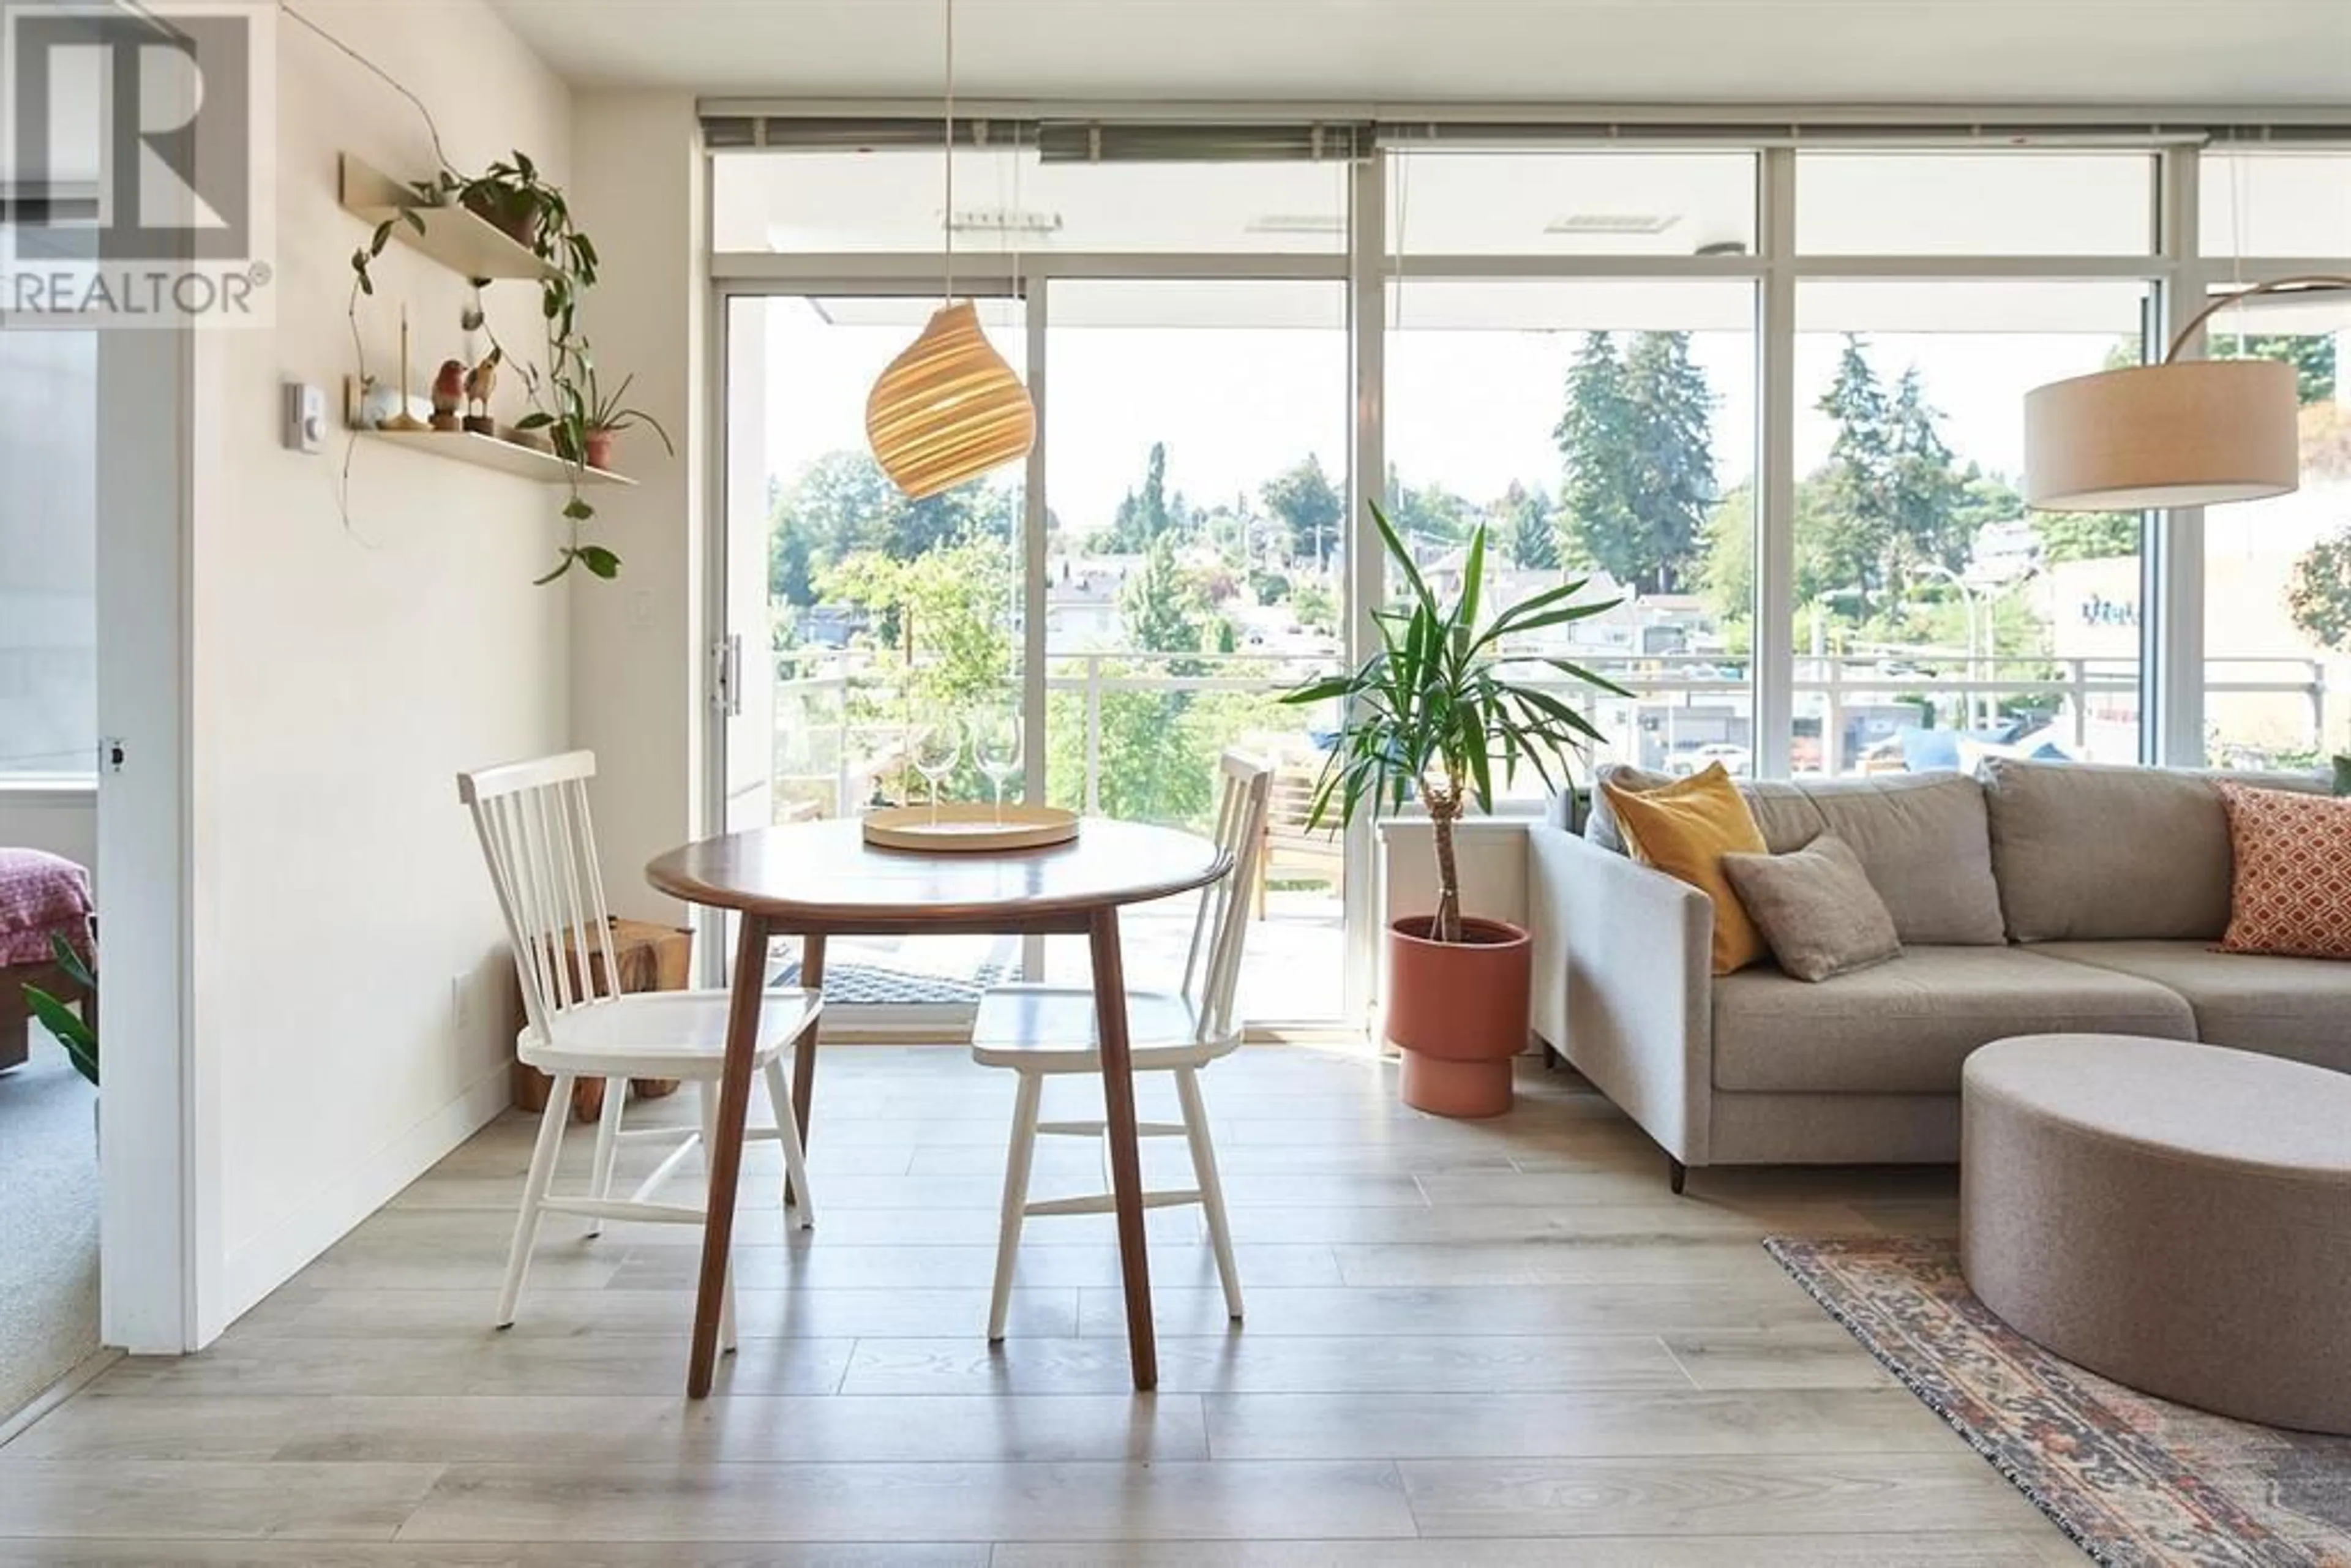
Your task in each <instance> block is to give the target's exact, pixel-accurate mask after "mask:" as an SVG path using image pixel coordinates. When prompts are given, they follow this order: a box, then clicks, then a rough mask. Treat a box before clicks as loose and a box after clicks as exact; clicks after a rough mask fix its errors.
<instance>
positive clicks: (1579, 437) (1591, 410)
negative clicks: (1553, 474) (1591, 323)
mask: <svg viewBox="0 0 2351 1568" xmlns="http://www.w3.org/2000/svg"><path fill="white" fill-rule="evenodd" d="M1552 439H1553V440H1554V441H1556V442H1557V443H1558V444H1559V454H1560V456H1561V458H1562V460H1563V461H1564V463H1565V465H1566V470H1567V472H1566V477H1565V480H1564V482H1563V483H1562V485H1561V486H1560V514H1561V517H1562V524H1561V531H1562V535H1563V536H1564V538H1565V539H1566V541H1567V545H1568V549H1569V552H1570V554H1571V555H1572V556H1573V558H1574V559H1577V560H1578V561H1588V562H1590V563H1591V564H1592V565H1593V566H1594V567H1596V568H1598V569H1599V570H1602V571H1604V572H1606V573H1607V574H1608V575H1609V576H1611V577H1613V578H1614V579H1615V580H1617V581H1619V582H1625V583H1632V582H1638V581H1639V580H1641V578H1642V576H1643V574H1644V573H1645V572H1646V570H1647V569H1648V568H1649V566H1650V565H1651V563H1652V561H1653V560H1654V554H1653V551H1652V550H1651V549H1650V540H1649V539H1648V538H1647V537H1646V530H1645V528H1643V525H1642V521H1641V516H1640V513H1639V511H1638V510H1637V509H1636V508H1635V505H1634V496H1635V487H1636V485H1637V483H1638V481H1637V479H1636V477H1635V465H1634V463H1633V461H1632V459H1633V454H1634V451H1635V439H1634V414H1633V401H1632V397H1631V394H1630V392H1629V391H1628V390H1627V388H1626V385H1625V361H1623V360H1622V359H1621V358H1619V357H1618V355H1617V352H1616V340H1615V339H1614V336H1612V335H1611V334H1609V333H1606V332H1587V333H1585V334H1584V336H1583V348H1582V349H1581V350H1578V352H1577V354H1576V356H1575V363H1574V365H1573V367H1571V368H1570V370H1569V371H1568V373H1567V407H1566V409H1565V411H1564V412H1562V413H1561V414H1560V416H1559V423H1558V424H1557V425H1556V426H1555V427H1554V428H1553V429H1552Z"/></svg>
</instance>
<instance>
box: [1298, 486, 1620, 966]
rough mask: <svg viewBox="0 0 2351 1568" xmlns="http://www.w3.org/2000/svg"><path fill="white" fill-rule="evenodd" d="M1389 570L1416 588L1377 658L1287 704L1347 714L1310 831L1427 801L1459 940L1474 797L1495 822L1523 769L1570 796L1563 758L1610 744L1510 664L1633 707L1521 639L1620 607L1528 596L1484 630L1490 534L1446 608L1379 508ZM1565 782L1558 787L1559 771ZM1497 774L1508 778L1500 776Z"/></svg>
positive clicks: (1443, 908) (1382, 619)
mask: <svg viewBox="0 0 2351 1568" xmlns="http://www.w3.org/2000/svg"><path fill="white" fill-rule="evenodd" d="M1371 513H1372V520H1373V521H1374V523H1376V524H1378V525H1379V530H1380V538H1382V539H1383V540H1384V541H1385V543H1386V545H1387V553H1388V559H1389V560H1391V561H1393V562H1394V563H1395V566H1396V568H1397V569H1398V570H1400V571H1401V572H1402V574H1403V577H1404V581H1405V589H1406V590H1407V593H1406V595H1405V602H1404V605H1403V607H1402V608H1400V609H1388V610H1375V611H1374V612H1372V620H1373V622H1374V625H1375V626H1376V627H1377V628H1378V631H1379V636H1380V647H1379V651H1378V652H1377V653H1374V654H1373V655H1372V656H1371V657H1370V658H1368V659H1366V660H1364V663H1363V664H1362V666H1361V667H1359V668H1358V669H1356V670H1355V671H1353V673H1352V674H1341V675H1332V676H1330V677H1329V678H1327V679H1324V680H1319V681H1311V682H1308V683H1307V684H1306V685H1301V686H1300V687H1298V688H1297V689H1296V690H1294V691H1290V692H1285V693H1284V694H1282V698H1281V700H1282V701H1284V702H1286V703H1324V702H1330V701H1332V700H1333V699H1334V698H1335V699H1337V700H1338V701H1339V702H1341V703H1342V704H1343V705H1344V708H1343V714H1342V716H1341V718H1340V729H1339V737H1338V740H1337V743H1336V744H1335V745H1334V746H1333V747H1332V752H1331V758H1330V760H1329V762H1328V763H1326V764H1325V765H1324V767H1323V769H1322V779H1321V781H1320V782H1319V783H1318V784H1317V786H1316V787H1315V790H1314V799H1313V805H1312V808H1311V810H1310V812H1309V814H1308V819H1307V825H1308V826H1309V827H1318V826H1320V825H1321V824H1322V821H1323V820H1324V819H1325V818H1326V817H1328V816H1330V815H1332V813H1333V808H1334V807H1335V808H1336V814H1337V816H1338V817H1339V819H1340V821H1343V822H1351V821H1354V818H1355V813H1356V812H1357V811H1358V810H1362V809H1364V808H1365V807H1368V808H1369V809H1370V810H1372V811H1373V813H1374V815H1376V814H1377V813H1378V812H1380V811H1381V810H1389V811H1396V810H1403V808H1404V805H1405V801H1406V800H1410V799H1413V798H1415V797H1417V798H1418V799H1419V800H1420V803H1421V804H1422V805H1423V806H1424V807H1426V809H1427V811H1428V821H1429V826H1430V828H1431V830H1432V833H1433V837H1434V839H1435V841H1436V850H1437V916H1436V919H1435V921H1434V922H1433V923H1432V925H1431V929H1430V931H1429V934H1428V935H1429V939H1430V940H1432V941H1436V942H1458V941H1460V940H1461V878H1460V874H1459V873H1458V870H1457V869H1456V866H1455V862H1454V854H1453V824H1454V823H1455V822H1457V821H1459V820H1460V818H1461V816H1462V813H1463V811H1464V810H1466V809H1467V807H1468V803H1469V801H1470V800H1472V799H1473V798H1474V800H1476V802H1477V805H1478V809H1479V810H1481V811H1489V810H1493V805H1494V799H1493V797H1494V775H1495V774H1496V772H1497V771H1499V773H1500V774H1501V776H1502V778H1503V779H1504V780H1505V781H1506V782H1507V781H1508V780H1509V779H1510V778H1511V777H1513V776H1514V775H1515V774H1516V773H1517V771H1518V768H1519V764H1520V762H1521V761H1524V762H1531V763H1532V764H1533V765H1534V769H1535V772H1536V774H1537V775H1538V776H1540V777H1541V779H1542V781H1543V783H1544V785H1545V786H1546V787H1547V788H1550V789H1558V788H1559V786H1560V783H1561V781H1562V779H1565V777H1566V774H1565V766H1566V763H1565V758H1566V754H1567V753H1569V752H1572V751H1581V750H1583V747H1584V745H1585V743H1587V742H1589V741H1595V740H1599V739H1602V738H1603V737H1602V736H1601V733H1600V731H1599V730H1598V729H1597V728H1596V727H1593V723H1592V721H1591V720H1590V719H1588V718H1586V717H1585V716H1583V714H1581V713H1578V712H1577V711H1576V710H1575V709H1574V708H1573V707H1571V706H1568V704H1567V703H1565V702H1564V701H1562V699H1561V698H1560V697H1558V696H1557V695H1553V694H1552V693H1551V692H1547V691H1544V690H1542V689H1541V688H1540V687H1537V686H1532V685H1526V684H1524V683H1523V682H1520V681H1515V680H1512V679H1511V678H1510V676H1509V675H1508V674H1505V673H1504V671H1505V669H1506V667H1507V665H1508V664H1519V663H1523V664H1540V665H1542V666H1544V667H1546V668H1548V669H1550V670H1552V671H1553V672H1555V673H1556V674H1561V675H1564V676H1566V677H1567V678H1568V679H1569V680H1570V681H1573V682H1574V683H1576V684H1577V685H1583V686H1587V687H1590V688H1591V689H1593V690H1594V691H1601V692H1607V693H1611V694H1613V695H1617V696H1626V695H1631V694H1629V693H1627V692H1626V691H1625V689H1624V688H1623V687H1622V686H1619V685H1615V684H1614V682H1612V681H1609V680H1606V679H1604V678H1603V677H1602V676H1600V675H1597V674H1593V672H1592V671H1590V670H1587V669H1585V668H1583V666H1582V665H1580V664H1571V663H1569V662H1568V661H1567V660H1565V659H1553V658H1544V657H1539V656H1537V657H1521V656H1520V655H1517V654H1510V653H1505V652H1504V650H1503V643H1505V642H1506V641H1507V640H1508V639H1510V638H1513V637H1524V636H1527V635H1529V634H1531V633H1533V632H1542V631H1547V630H1549V629H1551V628H1552V627H1555V626H1564V625H1567V624H1569V623H1570V622H1576V621H1587V620H1590V619H1591V618H1592V617H1593V616H1595V615H1603V614H1605V613H1607V612H1609V611H1611V610H1614V608H1615V607H1616V606H1617V604H1618V603H1619V602H1620V601H1617V600H1614V599H1612V600H1608V601H1604V602H1591V601H1585V602H1582V603H1579V602H1576V600H1577V596H1578V595H1579V594H1581V593H1583V590H1584V588H1585V586H1586V583H1587V581H1588V580H1586V579H1582V578H1578V579H1573V580H1569V581H1566V582H1562V583H1561V584H1560V585H1559V586H1558V587H1556V588H1547V589H1545V590H1543V591H1541V592H1540V593H1536V594H1532V595H1530V596H1529V597H1528V598H1525V599H1522V600H1520V601H1519V602H1518V603H1516V604H1513V605H1511V606H1510V608H1509V609H1507V610H1505V611H1503V612H1501V613H1500V614H1499V615H1496V616H1495V617H1494V618H1493V619H1492V620H1490V621H1489V622H1486V623H1485V625H1484V626H1483V628H1482V629H1481V628H1480V627H1479V597H1480V592H1481V590H1482V588H1483V586H1484V580H1485V575H1486V526H1485V525H1484V524H1483V523H1480V524H1479V526H1478V531H1477V532H1476V533H1474V534H1472V535H1470V537H1469V550H1468V557H1467V558H1466V559H1465V561H1464V564H1463V566H1462V569H1461V590H1460V592H1459V593H1458V594H1457V595H1456V596H1455V597H1454V599H1453V601H1452V602H1450V603H1447V602H1444V601H1440V600H1439V599H1438V598H1437V595H1436V593H1435V592H1434V591H1431V590H1430V588H1429V586H1428V582H1427V580H1426V579H1425V578H1424V577H1422V575H1421V572H1420V568H1419V567H1418V566H1416V564H1414V561H1413V559H1412V551H1411V550H1410V549H1406V548H1405V543H1404V541H1403V539H1402V538H1399V537H1397V534H1396V531H1395V527H1394V526H1393V525H1391V524H1390V523H1389V521H1388V518H1387V514H1386V513H1384V512H1383V511H1381V510H1380V508H1379V507H1378V506H1376V505H1374V506H1373V507H1371ZM1554 762H1556V763H1558V764H1559V766H1560V768H1561V769H1562V771H1561V775H1560V778H1558V779H1554V778H1553V777H1552V765H1553V763H1554ZM1498 763H1499V768H1498V766H1497V765H1498Z"/></svg>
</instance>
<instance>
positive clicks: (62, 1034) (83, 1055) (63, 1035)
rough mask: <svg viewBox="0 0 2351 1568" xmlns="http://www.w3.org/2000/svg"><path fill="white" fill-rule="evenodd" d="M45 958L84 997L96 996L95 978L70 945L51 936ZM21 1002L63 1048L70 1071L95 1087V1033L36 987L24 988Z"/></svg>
mask: <svg viewBox="0 0 2351 1568" xmlns="http://www.w3.org/2000/svg"><path fill="white" fill-rule="evenodd" d="M49 956H51V957H52V958H54V959H55V960H56V961H57V967H58V968H60V969H63V970H64V971H65V972H66V977H67V978H68V979H70V980H71V981H73V983H74V984H75V985H77V986H79V987H80V988H81V989H82V994H83V995H84V996H90V997H94V996H96V995H97V994H98V977H97V976H96V975H93V974H91V973H90V970H89V965H87V964H85V963H83V962H82V961H81V955H80V954H78V953H77V952H75V951H74V950H73V944H71V943H70V942H68V941H67V940H66V939H65V938H64V937H62V936H57V935H55V934H52V935H51V936H50V937H49ZM25 1001H26V1004H27V1005H28V1006H30V1007H31V1008H32V1009H33V1017H34V1018H35V1019H38V1020H39V1022H40V1025H41V1027H42V1028H43V1029H45V1030H48V1031H49V1033H50V1034H51V1035H53V1036H54V1037H56V1040H57V1043H58V1044H59V1045H61V1046H63V1047H65V1052H66V1056H67V1058H68V1060H69V1061H72V1062H73V1065H74V1071H76V1072H78V1073H80V1074H81V1075H82V1076H83V1077H84V1078H87V1079H89V1082H90V1083H91V1085H92V1086H93V1087H95V1086H96V1085H97V1083H98V1031H97V1030H94V1029H92V1028H90V1026H89V1023H88V1022H86V1021H85V1020H84V1019H82V1018H81V1016H80V1015H79V1014H78V1013H76V1012H75V1011H74V1010H73V1009H71V1008H69V1007H68V1006H66V1004H65V1003H63V1002H61V1001H59V1000H57V998H55V997H53V996H51V995H49V993H48V992H47V991H45V990H43V989H41V988H40V987H38V986H26V988H25Z"/></svg>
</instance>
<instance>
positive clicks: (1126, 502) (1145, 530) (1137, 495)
mask: <svg viewBox="0 0 2351 1568" xmlns="http://www.w3.org/2000/svg"><path fill="white" fill-rule="evenodd" d="M1177 505H1179V506H1180V505H1181V497H1178V498H1177ZM1174 530H1175V513H1174V512H1173V511H1171V510H1170V509H1169V506H1168V499H1167V444H1166V443H1165V442H1164V441H1155V442H1153V443H1152V444H1151V455H1149V456H1148V457H1146V458H1145V459H1144V468H1143V488H1142V489H1140V490H1129V491H1128V492H1127V493H1126V494H1125V496H1124V497H1121V499H1120V501H1119V503H1118V510H1117V511H1116V512H1114V513H1113V515H1112V517H1111V524H1110V533H1109V537H1108V538H1106V539H1105V540H1104V541H1103V545H1104V548H1105V549H1107V550H1109V551H1110V552H1111V553H1113V554H1115V555H1140V554H1142V553H1143V552H1144V550H1147V549H1150V548H1151V546H1152V544H1153V542H1154V541H1155V540H1157V539H1160V538H1165V536H1166V535H1168V534H1169V533H1171V532H1173V531H1174Z"/></svg>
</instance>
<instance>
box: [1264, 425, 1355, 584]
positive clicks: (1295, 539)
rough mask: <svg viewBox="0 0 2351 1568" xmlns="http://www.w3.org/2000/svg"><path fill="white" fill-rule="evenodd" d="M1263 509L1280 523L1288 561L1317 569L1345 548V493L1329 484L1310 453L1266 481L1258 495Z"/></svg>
mask: <svg viewBox="0 0 2351 1568" xmlns="http://www.w3.org/2000/svg"><path fill="white" fill-rule="evenodd" d="M1260 494H1261V496H1262V498H1263V499H1264V501H1265V509H1266V510H1267V511H1269V512H1271V513H1272V514H1273V515H1274V516H1275V517H1278V518H1280V520H1281V524H1282V527H1283V528H1284V529H1285V530H1286V531H1287V533H1288V536H1289V538H1288V542H1289V552H1290V559H1292V560H1304V561H1309V562H1311V563H1312V564H1314V565H1315V566H1317V567H1320V566H1322V565H1323V564H1324V563H1326V562H1327V561H1328V560H1329V559H1331V552H1332V550H1334V549H1341V548H1343V546H1344V544H1345V539H1344V538H1343V528H1344V525H1345V523H1346V520H1347V497H1346V492H1344V491H1343V490H1342V489H1340V488H1339V487H1338V486H1335V485H1333V484H1332V483H1331V476H1329V475H1328V474H1325V473H1324V472H1323V471H1322V459H1321V458H1320V457H1317V456H1315V455H1312V454H1311V453H1309V454H1308V455H1307V456H1306V457H1305V459H1304V460H1303V461H1301V462H1300V463H1298V464H1297V465H1294V466H1292V467H1290V468H1289V469H1286V470H1285V471H1283V472H1282V473H1280V474H1278V475H1276V476H1274V477H1272V478H1271V479H1269V480H1268V481H1266V484H1265V488H1264V489H1263V491H1262V492H1260Z"/></svg>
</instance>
